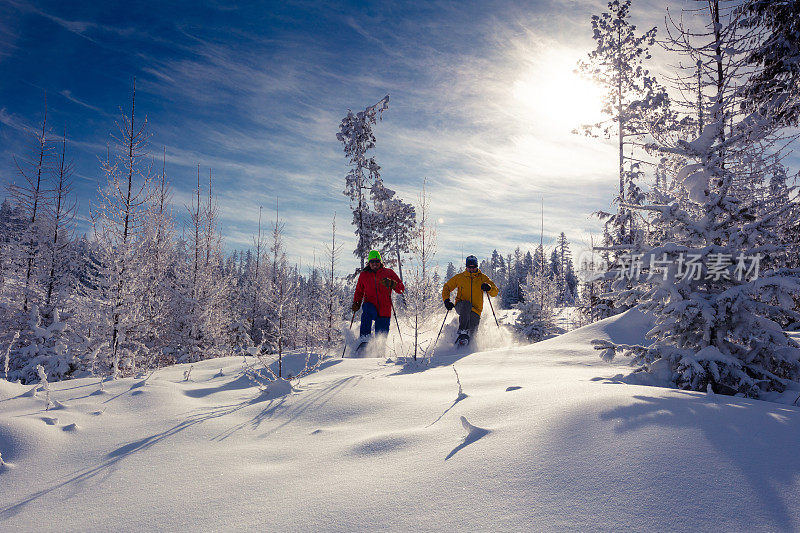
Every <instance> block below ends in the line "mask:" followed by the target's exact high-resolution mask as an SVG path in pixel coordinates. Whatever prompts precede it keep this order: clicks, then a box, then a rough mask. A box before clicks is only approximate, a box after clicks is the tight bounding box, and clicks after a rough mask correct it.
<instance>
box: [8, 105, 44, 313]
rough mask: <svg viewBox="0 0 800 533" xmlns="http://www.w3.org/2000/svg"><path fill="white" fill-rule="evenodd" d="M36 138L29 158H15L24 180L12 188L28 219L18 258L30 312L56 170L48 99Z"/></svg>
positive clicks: (24, 303) (24, 307) (25, 308)
mask: <svg viewBox="0 0 800 533" xmlns="http://www.w3.org/2000/svg"><path fill="white" fill-rule="evenodd" d="M31 133H32V134H33V136H34V141H35V148H34V149H33V151H32V152H33V153H32V155H31V157H29V158H24V159H22V158H20V159H17V158H16V157H15V158H14V162H15V163H16V166H17V172H18V174H19V177H20V178H21V180H20V182H18V183H13V182H12V183H11V184H10V185H9V193H10V195H11V197H12V198H13V199H14V201H15V202H16V204H17V206H18V209H19V210H20V211H21V213H22V215H23V216H24V217H25V219H26V222H27V225H26V226H25V228H24V229H23V231H24V233H23V235H22V237H21V239H20V244H21V246H22V249H21V253H20V254H19V256H18V258H19V261H18V268H19V269H20V270H21V271H22V273H23V275H22V287H21V288H22V295H21V299H22V311H23V313H27V311H28V309H29V307H30V303H31V301H32V300H33V299H36V300H37V301H38V300H39V296H40V295H37V287H35V285H37V284H36V275H35V274H36V269H37V267H38V266H39V258H40V255H41V252H42V241H43V240H44V239H46V238H47V237H46V235H45V233H46V230H45V229H44V228H42V220H43V218H44V210H45V203H46V202H47V201H48V200H49V198H48V192H49V191H48V190H47V186H46V180H47V174H48V173H49V172H50V171H51V170H52V157H53V153H52V151H53V144H52V143H51V142H50V139H49V134H48V130H47V99H46V98H45V105H44V114H43V116H42V125H41V129H40V130H38V131H36V132H31Z"/></svg>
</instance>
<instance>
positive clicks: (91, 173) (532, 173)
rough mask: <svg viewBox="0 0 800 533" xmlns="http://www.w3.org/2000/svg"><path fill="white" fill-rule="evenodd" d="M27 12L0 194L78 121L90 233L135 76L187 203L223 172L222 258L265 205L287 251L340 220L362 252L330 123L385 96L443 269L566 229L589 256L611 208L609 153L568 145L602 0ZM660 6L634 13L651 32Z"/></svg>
mask: <svg viewBox="0 0 800 533" xmlns="http://www.w3.org/2000/svg"><path fill="white" fill-rule="evenodd" d="M243 4H246V5H244V6H236V7H233V6H231V5H228V4H227V3H224V2H214V1H206V2H197V1H193V2H183V1H179V2H174V1H171V2H103V3H99V2H20V1H17V0H0V12H2V16H0V68H2V72H3V74H4V75H3V76H2V78H0V143H2V144H0V184H2V185H5V184H6V183H8V181H9V180H11V179H15V171H14V164H13V159H12V154H15V153H17V154H24V153H26V149H27V147H28V146H29V144H28V139H27V138H26V135H25V133H24V130H25V129H26V128H30V127H33V126H35V125H36V124H37V123H38V122H39V121H40V120H41V112H42V107H43V95H44V92H45V91H46V92H47V95H48V109H49V123H50V125H51V126H52V130H53V131H54V132H60V131H61V130H62V128H64V127H65V126H66V127H67V129H68V136H69V139H70V144H69V152H70V154H71V156H72V159H73V160H74V161H75V166H76V172H77V176H76V190H77V193H78V196H79V202H80V209H81V217H82V222H81V224H82V226H81V229H82V230H86V229H87V228H88V226H87V222H86V220H87V217H88V209H89V203H90V202H91V201H94V199H95V197H96V195H95V192H96V189H97V186H98V183H100V182H102V174H101V172H100V166H99V163H98V157H99V156H101V155H103V154H104V153H105V147H106V143H107V142H108V140H109V138H110V137H109V135H110V133H112V132H113V131H114V130H115V126H114V121H115V119H116V118H117V117H118V114H119V112H118V108H119V106H125V107H127V106H128V105H129V100H130V91H131V82H132V79H133V77H134V76H135V77H136V80H137V81H136V86H137V109H138V111H139V112H141V113H146V114H147V118H148V121H149V123H150V126H149V131H150V132H151V134H152V138H151V152H152V153H153V155H155V156H158V157H160V154H161V152H162V150H163V148H164V147H166V151H167V174H168V176H169V178H170V181H171V183H172V187H173V190H174V204H175V207H174V209H175V212H176V213H178V214H180V215H182V214H183V213H185V211H186V210H185V207H184V205H185V204H187V203H188V202H189V197H190V194H191V191H192V188H193V187H194V183H195V180H196V172H197V170H196V168H197V164H198V163H199V164H200V166H201V172H202V174H203V176H204V177H205V176H207V174H208V169H209V167H211V168H213V171H214V176H215V188H216V193H217V195H218V200H219V206H220V210H221V213H220V214H221V219H220V223H221V229H222V232H223V235H224V237H225V242H226V248H227V249H228V250H232V249H237V248H244V247H247V246H249V245H250V244H251V243H252V235H253V233H254V231H255V229H256V224H257V218H258V209H259V205H263V206H264V216H265V218H266V219H267V220H272V219H274V217H275V200H276V197H277V198H279V200H280V211H281V218H282V219H284V220H285V222H286V245H287V250H288V253H289V256H290V258H291V259H292V260H294V261H301V260H302V262H303V263H304V264H308V263H309V262H310V261H311V259H312V255H313V254H314V253H315V252H316V255H317V257H318V258H319V256H320V255H321V254H323V253H324V249H323V243H324V242H327V241H328V239H329V234H330V221H331V218H332V216H333V214H334V211H335V212H336V213H337V226H338V232H337V233H338V237H339V239H340V240H341V242H343V243H344V248H343V250H344V252H343V254H342V263H341V267H342V269H343V270H349V269H350V268H352V266H354V265H355V264H356V263H357V259H356V258H354V257H352V255H351V253H350V252H351V250H352V249H353V248H354V243H355V237H354V235H353V233H352V226H350V225H349V222H350V217H351V215H350V212H349V206H348V200H347V198H346V197H345V196H344V195H343V194H342V190H343V187H344V175H345V174H346V171H347V168H346V165H345V160H344V156H343V154H342V151H341V146H340V144H339V143H338V142H337V141H336V137H335V135H336V132H337V129H338V124H339V121H340V120H341V118H342V117H343V116H344V115H345V114H346V112H347V110H348V108H350V109H353V110H358V109H363V108H364V107H365V106H367V105H370V104H373V103H375V102H376V101H378V100H379V99H380V98H382V97H383V96H384V95H385V94H389V95H390V102H389V110H388V111H387V112H386V113H385V114H384V118H383V120H382V121H381V122H380V123H379V124H378V126H377V128H376V136H377V149H376V150H375V157H376V159H377V161H378V163H379V164H380V165H381V166H382V168H383V178H384V181H385V182H386V184H387V186H389V187H390V188H393V189H396V190H397V191H398V194H399V195H400V196H401V197H403V198H404V199H405V200H406V201H412V202H413V201H416V199H417V195H418V194H419V191H420V190H421V188H422V182H423V178H427V179H428V191H429V193H430V197H431V204H432V215H433V217H434V218H435V219H437V221H438V228H437V231H438V242H439V251H438V256H437V258H438V259H439V261H440V262H441V263H442V265H444V264H446V262H447V261H448V260H453V261H454V262H457V263H458V262H460V260H461V254H462V250H463V254H464V255H467V254H469V253H475V254H476V255H478V256H479V257H486V256H488V255H489V254H490V253H491V251H492V249H494V248H497V249H498V250H500V251H503V252H509V251H511V250H513V248H515V247H516V246H521V247H522V248H523V249H524V248H526V247H532V246H533V243H534V242H537V243H538V239H539V220H540V198H541V197H543V198H544V202H545V227H544V231H545V239H546V240H550V239H552V237H553V236H554V235H557V234H558V233H559V232H561V231H564V232H566V234H567V236H568V238H570V240H572V241H573V242H574V243H575V246H576V247H580V246H581V245H582V244H581V243H583V245H585V244H586V243H588V236H589V234H590V232H593V231H594V232H596V231H597V230H598V228H599V225H598V224H597V223H596V222H595V221H594V220H593V219H592V218H591V216H590V214H591V213H592V212H593V211H595V210H597V209H602V208H605V207H607V206H608V203H609V201H610V199H611V197H612V195H613V190H614V184H615V180H616V178H615V172H616V169H615V150H614V148H613V145H612V144H610V143H609V142H607V141H603V140H593V139H585V138H582V137H579V136H575V135H572V134H570V133H569V132H570V130H571V128H572V127H574V126H577V125H578V124H579V123H581V122H583V121H584V120H582V119H583V118H586V119H587V120H591V119H592V118H594V117H595V116H596V115H595V113H596V105H595V104H596V98H594V97H593V96H592V94H590V93H591V87H587V86H586V85H584V84H583V83H584V82H581V80H579V79H578V78H577V77H575V76H573V75H572V74H571V71H572V69H573V68H574V65H575V61H576V60H577V59H578V58H580V57H582V56H583V55H584V54H585V53H586V52H587V51H588V50H589V49H591V47H592V40H591V28H590V26H589V19H590V17H591V15H592V14H593V13H599V12H600V11H601V10H602V9H604V7H605V4H606V2H604V1H600V2H590V1H584V2H577V1H557V0H553V1H532V2H505V1H504V2H501V1H480V2H447V1H445V2H437V1H430V2H427V1H426V2H369V3H365V2H348V3H331V2H274V3H273V2H261V3H254V2H253V3H251V2H245V3H243ZM663 15H664V10H663V4H662V3H660V2H655V1H640V2H637V3H635V9H634V19H635V21H636V22H640V23H641V24H640V27H644V26H646V25H650V26H652V25H655V24H658V23H659V21H663Z"/></svg>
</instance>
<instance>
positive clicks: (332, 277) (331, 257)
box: [324, 213, 342, 348]
mask: <svg viewBox="0 0 800 533" xmlns="http://www.w3.org/2000/svg"><path fill="white" fill-rule="evenodd" d="M340 250H341V244H337V243H336V213H334V214H333V220H332V221H331V243H330V244H326V245H325V251H326V253H327V263H326V269H325V289H324V291H325V324H326V327H325V335H324V338H325V343H326V344H325V345H326V346H327V347H328V348H330V347H331V346H333V344H334V342H338V338H337V336H338V331H339V326H338V324H339V322H340V320H341V316H342V299H341V297H340V293H341V287H340V284H339V281H338V280H337V278H336V265H337V263H338V261H339V254H340Z"/></svg>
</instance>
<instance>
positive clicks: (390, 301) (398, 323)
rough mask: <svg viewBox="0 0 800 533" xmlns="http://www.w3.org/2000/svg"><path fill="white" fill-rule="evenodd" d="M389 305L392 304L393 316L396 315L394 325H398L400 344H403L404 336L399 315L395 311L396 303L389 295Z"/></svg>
mask: <svg viewBox="0 0 800 533" xmlns="http://www.w3.org/2000/svg"><path fill="white" fill-rule="evenodd" d="M389 303H390V304H392V314H393V315H394V323H395V324H397V334H398V335H400V344H401V345H402V344H403V334H402V333H400V322H398V321H397V313H396V312H395V310H394V302H393V301H392V295H391V294H389Z"/></svg>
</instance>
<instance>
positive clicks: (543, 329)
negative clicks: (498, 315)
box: [514, 274, 556, 342]
mask: <svg viewBox="0 0 800 533" xmlns="http://www.w3.org/2000/svg"><path fill="white" fill-rule="evenodd" d="M522 291H523V300H522V301H521V302H520V303H518V304H516V305H515V307H516V308H517V309H519V314H518V315H517V320H516V322H515V323H514V328H515V329H516V330H517V331H518V332H519V333H520V334H521V335H522V336H523V337H525V338H526V339H527V340H529V341H531V342H539V341H541V340H544V339H546V338H547V337H548V336H550V335H551V334H553V333H554V330H555V328H554V326H553V311H554V307H555V294H556V292H555V287H554V282H553V280H552V279H551V278H549V277H547V276H534V275H533V274H528V276H527V278H526V281H525V284H524V285H523V286H522Z"/></svg>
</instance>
